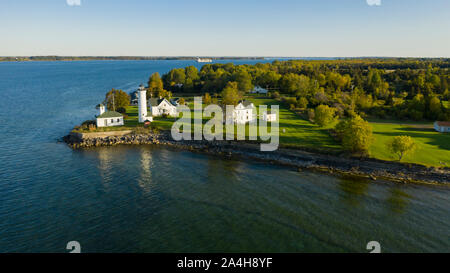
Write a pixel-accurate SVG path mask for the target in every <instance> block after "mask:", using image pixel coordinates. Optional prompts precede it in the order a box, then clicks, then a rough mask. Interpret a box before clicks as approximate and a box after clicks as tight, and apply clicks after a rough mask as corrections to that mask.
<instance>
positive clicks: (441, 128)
mask: <svg viewBox="0 0 450 273" xmlns="http://www.w3.org/2000/svg"><path fill="white" fill-rule="evenodd" d="M434 130H436V131H438V132H441V133H450V122H448V121H436V122H435V123H434Z"/></svg>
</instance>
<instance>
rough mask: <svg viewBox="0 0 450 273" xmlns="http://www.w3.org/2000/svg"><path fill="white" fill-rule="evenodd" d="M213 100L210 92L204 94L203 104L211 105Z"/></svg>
mask: <svg viewBox="0 0 450 273" xmlns="http://www.w3.org/2000/svg"><path fill="white" fill-rule="evenodd" d="M211 102H212V100H211V96H210V95H209V93H205V95H204V96H203V104H205V105H210V104H211Z"/></svg>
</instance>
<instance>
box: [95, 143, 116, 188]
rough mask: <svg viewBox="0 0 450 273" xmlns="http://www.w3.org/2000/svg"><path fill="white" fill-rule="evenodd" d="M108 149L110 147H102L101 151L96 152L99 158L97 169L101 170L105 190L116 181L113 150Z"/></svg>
mask: <svg viewBox="0 0 450 273" xmlns="http://www.w3.org/2000/svg"><path fill="white" fill-rule="evenodd" d="M108 148H109V147H102V148H100V149H96V151H95V153H96V154H97V157H98V165H97V168H98V170H99V173H100V177H101V178H102V184H103V186H104V187H105V188H108V184H109V183H110V182H112V181H113V179H114V170H113V160H114V155H113V149H108Z"/></svg>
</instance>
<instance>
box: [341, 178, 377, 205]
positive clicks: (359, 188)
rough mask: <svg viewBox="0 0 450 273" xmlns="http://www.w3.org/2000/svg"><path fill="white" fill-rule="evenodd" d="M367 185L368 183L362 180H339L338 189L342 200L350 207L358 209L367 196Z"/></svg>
mask: <svg viewBox="0 0 450 273" xmlns="http://www.w3.org/2000/svg"><path fill="white" fill-rule="evenodd" d="M369 184H370V181H369V180H367V179H364V178H355V177H341V178H339V184H338V188H339V189H340V190H341V191H342V194H341V198H342V200H343V201H344V202H345V203H346V204H348V205H350V206H352V207H358V206H359V205H360V204H361V201H362V200H363V199H364V198H363V197H364V196H366V195H367V192H368V189H369Z"/></svg>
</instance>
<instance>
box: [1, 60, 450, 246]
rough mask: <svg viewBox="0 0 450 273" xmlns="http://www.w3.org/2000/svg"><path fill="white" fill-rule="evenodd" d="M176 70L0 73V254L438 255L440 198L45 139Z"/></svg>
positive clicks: (8, 69)
mask: <svg viewBox="0 0 450 273" xmlns="http://www.w3.org/2000/svg"><path fill="white" fill-rule="evenodd" d="M239 62H242V63H253V62H249V61H239ZM190 64H193V65H197V64H196V63H195V62H191V61H98V62H96V61H92V62H31V63H0V94H1V100H0V162H1V163H0V252H66V251H67V250H66V249H65V247H66V244H67V242H68V241H73V240H76V241H79V242H80V244H81V247H82V251H83V252H210V251H212V252H232V251H233V252H244V251H249V252H322V251H324V252H366V251H367V250H366V249H365V247H366V244H367V242H368V241H372V240H376V241H379V242H380V244H381V247H382V251H386V252H423V251H425V252H437V251H439V252H449V250H450V243H449V230H450V209H449V201H450V198H449V190H448V188H444V187H435V186H422V185H401V184H396V183H391V182H383V181H377V182H372V181H366V180H352V179H344V178H338V177H332V176H327V175H323V174H317V173H310V172H302V173H298V172H295V171H293V170H291V169H289V168H284V167H278V166H272V165H269V164H266V163H256V162H241V161H235V160H223V159H220V158H215V157H211V156H206V155H200V154H193V153H190V152H186V151H177V150H172V149H169V148H166V147H157V146H123V147H101V148H95V149H89V150H77V151H73V150H71V149H70V148H68V147H67V146H66V145H65V144H63V143H58V142H57V139H58V138H60V137H61V136H62V135H64V134H66V133H67V132H68V131H69V130H70V128H72V127H73V126H74V125H75V124H77V123H79V122H80V121H82V120H86V119H88V118H91V117H93V115H94V114H95V113H96V110H95V109H94V108H93V106H95V105H96V104H97V103H98V102H100V101H101V100H102V98H103V95H104V93H105V92H106V91H107V90H108V89H110V88H113V87H114V88H121V89H124V90H126V91H131V90H132V89H134V88H135V87H136V86H137V85H138V84H139V83H142V82H146V80H147V78H148V76H149V75H150V74H151V73H152V72H155V71H158V72H160V73H164V72H166V71H168V70H169V69H171V68H174V67H184V66H186V65H190Z"/></svg>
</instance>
